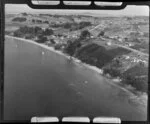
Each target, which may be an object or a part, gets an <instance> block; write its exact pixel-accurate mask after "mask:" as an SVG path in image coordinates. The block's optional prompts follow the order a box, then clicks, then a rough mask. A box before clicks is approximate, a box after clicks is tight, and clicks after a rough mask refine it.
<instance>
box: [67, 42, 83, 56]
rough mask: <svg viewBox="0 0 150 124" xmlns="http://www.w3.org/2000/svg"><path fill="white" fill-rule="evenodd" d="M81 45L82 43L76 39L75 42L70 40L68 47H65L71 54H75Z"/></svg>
mask: <svg viewBox="0 0 150 124" xmlns="http://www.w3.org/2000/svg"><path fill="white" fill-rule="evenodd" d="M79 47H81V43H80V41H79V40H75V41H74V42H71V41H70V42H68V44H67V47H66V49H65V51H66V52H67V53H68V54H69V55H71V56H72V55H74V53H75V51H76V49H77V48H79Z"/></svg>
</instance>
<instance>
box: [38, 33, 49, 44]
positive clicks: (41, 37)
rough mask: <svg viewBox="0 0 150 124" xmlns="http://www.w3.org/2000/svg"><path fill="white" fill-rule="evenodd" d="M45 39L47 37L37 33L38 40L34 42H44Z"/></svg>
mask: <svg viewBox="0 0 150 124" xmlns="http://www.w3.org/2000/svg"><path fill="white" fill-rule="evenodd" d="M46 41H47V37H45V36H43V35H39V36H38V40H36V42H38V43H45V42H46Z"/></svg>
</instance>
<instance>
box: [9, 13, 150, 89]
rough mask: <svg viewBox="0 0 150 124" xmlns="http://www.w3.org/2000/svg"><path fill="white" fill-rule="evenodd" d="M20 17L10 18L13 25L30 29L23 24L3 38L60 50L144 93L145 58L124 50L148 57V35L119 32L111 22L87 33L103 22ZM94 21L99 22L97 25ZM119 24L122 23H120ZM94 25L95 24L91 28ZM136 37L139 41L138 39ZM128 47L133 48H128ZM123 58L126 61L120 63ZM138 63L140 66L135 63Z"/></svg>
mask: <svg viewBox="0 0 150 124" xmlns="http://www.w3.org/2000/svg"><path fill="white" fill-rule="evenodd" d="M22 16H23V17H16V18H13V19H12V22H15V23H19V24H22V23H21V22H24V23H25V21H26V22H28V23H31V24H33V26H32V25H31V24H30V25H27V24H24V26H20V27H19V28H18V29H17V30H14V31H9V30H8V31H6V34H8V35H9V34H10V33H11V34H12V35H13V36H15V37H22V38H25V39H31V40H33V41H35V42H37V43H43V44H46V45H48V46H53V47H54V49H55V50H60V51H62V52H64V53H65V54H68V55H70V56H73V57H75V58H77V59H79V60H81V61H82V62H83V63H87V64H89V65H92V66H96V67H97V68H99V69H102V70H103V74H104V75H109V77H111V78H120V79H121V83H122V84H127V85H131V86H132V87H134V88H135V89H136V90H137V91H140V92H147V87H148V83H147V82H148V67H147V66H145V64H143V61H146V60H145V59H144V57H143V59H144V60H142V59H141V58H140V57H137V58H136V57H135V56H134V55H131V56H130V53H132V52H131V51H130V50H129V49H128V48H127V49H126V48H125V47H130V48H131V49H136V50H138V51H140V52H141V51H142V52H144V53H149V47H148V46H149V42H146V40H145V39H146V38H147V37H148V34H149V33H148V32H144V33H140V32H135V31H130V27H129V28H127V30H126V28H124V29H123V27H122V28H120V27H121V26H120V25H119V23H118V24H116V25H113V23H112V22H111V24H110V26H106V27H104V26H103V25H101V26H100V27H99V29H96V30H95V31H93V30H92V31H91V30H90V29H92V28H94V26H95V27H98V25H99V24H100V22H101V20H102V19H100V20H99V18H94V21H90V20H88V21H87V19H88V18H92V19H93V17H90V16H87V17H86V16H77V15H76V16H75V15H74V16H71V15H64V16H62V15H50V14H40V16H39V17H37V16H34V17H33V18H32V15H30V18H28V14H27V13H24V14H22ZM46 16H47V19H46ZM48 18H50V19H48ZM108 18H109V17H108ZM108 18H107V19H108ZM127 19H129V20H130V19H131V20H130V21H134V20H135V19H132V18H127ZM58 20H60V21H58ZM95 20H98V23H97V22H96V21H95ZM103 20H105V18H103ZM110 20H113V18H110ZM119 21H121V22H122V20H121V19H120V20H119ZM95 22H96V24H95V25H93V23H95ZM106 22H107V21H106ZM123 23H124V22H123ZM125 23H126V21H125ZM139 24H140V23H139ZM108 25H109V24H108ZM128 25H130V24H128ZM143 25H147V23H146V22H143V23H142V22H141V27H142V26H143ZM133 28H134V27H133ZM143 29H145V28H143ZM125 30H126V31H129V32H130V33H128V34H129V35H128V36H127V37H124V36H123V37H122V34H121V33H123V34H124V35H125V32H123V31H125ZM117 33H118V35H117ZM142 34H143V35H142ZM109 35H110V36H109ZM138 36H140V37H139V38H137V37H138ZM143 36H144V37H143ZM142 38H143V39H144V40H143V39H142ZM114 39H115V40H114ZM118 39H119V40H118ZM112 44H115V45H116V46H117V45H118V44H119V45H120V46H121V45H122V46H123V47H119V46H117V47H116V46H115V47H114V45H112ZM128 44H133V45H131V46H127V45H128ZM124 55H126V56H127V57H125V58H124V59H120V58H122V57H123V56H124ZM119 57H120V58H119ZM132 58H133V60H132ZM135 58H136V59H135ZM137 59H138V60H140V62H136V60H137ZM141 61H142V62H141ZM132 63H133V64H132ZM140 63H142V64H140ZM127 66H128V67H127Z"/></svg>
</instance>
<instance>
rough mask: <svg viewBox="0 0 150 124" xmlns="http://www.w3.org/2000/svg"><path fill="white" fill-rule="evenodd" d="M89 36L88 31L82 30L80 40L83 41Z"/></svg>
mask: <svg viewBox="0 0 150 124" xmlns="http://www.w3.org/2000/svg"><path fill="white" fill-rule="evenodd" d="M90 36H91V33H90V32H89V31H88V30H84V31H82V32H81V35H80V39H81V40H84V39H87V38H89V37H90Z"/></svg>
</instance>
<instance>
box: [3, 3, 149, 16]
mask: <svg viewBox="0 0 150 124" xmlns="http://www.w3.org/2000/svg"><path fill="white" fill-rule="evenodd" d="M5 12H6V14H11V13H22V12H27V13H48V14H56V13H58V14H89V15H90V14H91V15H96V16H108V15H111V16H149V7H148V6H134V5H132V6H131V5H130V6H127V7H126V8H125V9H123V10H92V11H91V10H78V11H77V10H38V9H36V10H35V9H32V8H29V7H28V6H27V5H23V4H22V5H21V4H20V5H13V4H7V5H6V6H5Z"/></svg>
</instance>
